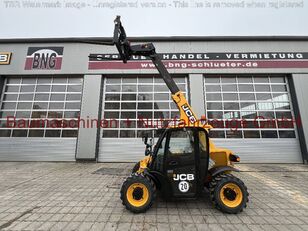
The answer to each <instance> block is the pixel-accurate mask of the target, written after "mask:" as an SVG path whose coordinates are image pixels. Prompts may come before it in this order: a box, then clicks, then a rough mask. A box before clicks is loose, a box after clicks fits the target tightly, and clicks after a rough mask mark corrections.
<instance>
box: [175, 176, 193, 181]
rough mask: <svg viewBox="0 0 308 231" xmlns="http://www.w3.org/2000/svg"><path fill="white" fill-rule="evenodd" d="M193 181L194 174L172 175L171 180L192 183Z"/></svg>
mask: <svg viewBox="0 0 308 231" xmlns="http://www.w3.org/2000/svg"><path fill="white" fill-rule="evenodd" d="M194 179H195V176H194V174H173V180H175V181H178V180H180V181H184V180H188V181H192V180H194Z"/></svg>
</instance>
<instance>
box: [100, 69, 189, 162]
mask: <svg viewBox="0 0 308 231" xmlns="http://www.w3.org/2000/svg"><path fill="white" fill-rule="evenodd" d="M174 80H175V81H176V83H177V84H178V86H179V88H180V89H181V90H182V91H183V92H184V93H185V94H186V93H187V77H185V76H174ZM102 100H103V106H102V116H103V118H104V119H105V120H107V121H108V122H109V123H108V124H107V123H106V125H107V127H106V128H104V129H102V131H101V139H100V146H99V155H98V161H101V162H103V161H118V162H121V161H128V162H131V161H136V160H140V158H142V157H144V148H145V147H144V144H143V143H142V140H141V137H142V135H143V134H144V132H146V130H148V129H149V127H151V125H153V126H154V127H155V126H161V125H162V124H161V119H162V120H166V119H170V118H175V117H177V118H179V113H178V109H177V107H176V105H175V103H174V102H173V101H172V100H171V93H170V91H169V89H168V88H167V86H166V84H165V83H164V82H163V80H162V78H160V77H159V76H153V75H141V76H123V77H119V76H110V77H106V78H105V79H104V94H103V99H102ZM140 118H143V120H141V119H140ZM127 120H128V121H129V122H127ZM110 121H115V122H111V123H110ZM147 126H148V127H147Z"/></svg>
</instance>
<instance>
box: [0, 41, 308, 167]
mask: <svg viewBox="0 0 308 231" xmlns="http://www.w3.org/2000/svg"><path fill="white" fill-rule="evenodd" d="M136 42H137V41H136ZM154 45H155V46H156V51H157V52H158V53H159V54H160V55H161V57H162V59H163V61H164V63H165V65H166V67H167V68H168V70H169V72H170V73H171V75H172V76H173V78H174V80H175V82H176V83H177V84H178V86H179V88H180V89H181V90H182V91H183V92H184V93H185V94H186V96H187V98H188V100H189V102H190V103H191V105H192V107H193V109H194V111H195V112H196V114H197V115H198V116H199V117H200V116H201V115H206V117H207V119H208V120H209V122H210V123H211V124H212V125H213V126H214V129H212V131H211V132H210V136H211V137H212V139H213V140H214V142H215V143H216V145H217V146H221V147H226V148H229V149H231V150H233V151H234V152H235V153H236V154H238V155H239V156H240V157H241V160H242V162H245V163H303V162H304V163H306V162H307V160H308V153H307V141H308V104H307V99H308V91H307V89H308V39H305V38H293V39H291V38H275V39H270V38H249V39H240V38H224V39H222V38H210V39H209V38H207V39H203V40H201V39H200V40H191V41H190V40H184V39H182V40H180V39H178V40H159V39H156V40H155V39H154ZM90 54H92V55H94V56H96V58H89V57H88V56H89V55H90ZM116 54H117V52H116V50H115V49H114V47H109V46H100V45H93V44H86V43H80V42H78V41H77V40H75V41H74V40H70V39H63V40H60V39H58V40H57V41H56V40H52V39H41V40H2V41H0V63H1V65H0V92H1V98H0V161H75V160H92V161H99V162H117V161H123V162H131V161H136V160H138V159H140V158H141V157H142V156H143V152H144V144H143V143H142V141H141V137H142V135H143V134H144V133H145V132H149V131H148V130H149V128H153V127H154V128H157V127H163V126H165V125H166V123H167V122H166V121H164V120H173V119H176V118H177V117H178V110H177V108H176V105H175V104H174V103H173V102H172V100H171V95H170V92H169V90H168V88H167V87H166V85H165V84H164V82H163V81H162V79H161V78H160V76H159V75H158V72H157V70H156V69H155V67H154V66H153V64H152V63H151V62H150V60H147V59H145V58H144V57H133V60H132V61H130V62H128V63H127V64H123V63H121V61H111V60H105V59H103V57H117V55H116Z"/></svg>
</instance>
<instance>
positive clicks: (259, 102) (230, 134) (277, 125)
mask: <svg viewBox="0 0 308 231" xmlns="http://www.w3.org/2000/svg"><path fill="white" fill-rule="evenodd" d="M204 89H205V104H206V116H207V118H208V119H209V121H210V123H211V124H212V125H213V127H214V129H212V131H211V137H213V138H295V137H296V136H295V134H296V132H295V123H294V121H292V120H294V113H293V109H292V104H291V97H290V92H289V86H288V81H287V77H286V76H267V75H256V76H244V75H239V76H236V75H224V76H220V75H208V76H205V78H204Z"/></svg>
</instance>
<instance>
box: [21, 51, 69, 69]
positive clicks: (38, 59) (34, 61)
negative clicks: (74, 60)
mask: <svg viewBox="0 0 308 231" xmlns="http://www.w3.org/2000/svg"><path fill="white" fill-rule="evenodd" d="M63 49H64V48H63V47H29V48H28V52H27V58H26V63H25V70H60V69H61V66H62V57H63Z"/></svg>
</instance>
